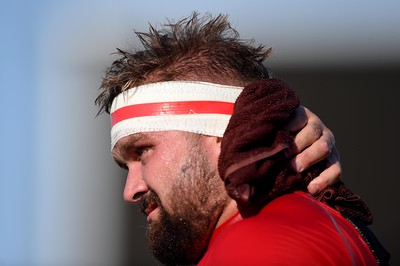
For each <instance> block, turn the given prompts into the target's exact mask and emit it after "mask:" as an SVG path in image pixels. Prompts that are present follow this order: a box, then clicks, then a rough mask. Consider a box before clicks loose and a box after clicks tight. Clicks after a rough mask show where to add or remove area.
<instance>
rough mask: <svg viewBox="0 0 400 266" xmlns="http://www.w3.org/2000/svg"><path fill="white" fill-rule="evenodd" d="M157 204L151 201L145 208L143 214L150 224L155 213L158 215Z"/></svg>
mask: <svg viewBox="0 0 400 266" xmlns="http://www.w3.org/2000/svg"><path fill="white" fill-rule="evenodd" d="M158 210H159V208H158V204H157V203H156V202H155V201H153V202H151V203H150V204H148V206H147V207H146V208H145V210H144V213H145V214H146V215H147V221H148V222H151V221H152V220H153V219H154V216H155V215H156V213H158Z"/></svg>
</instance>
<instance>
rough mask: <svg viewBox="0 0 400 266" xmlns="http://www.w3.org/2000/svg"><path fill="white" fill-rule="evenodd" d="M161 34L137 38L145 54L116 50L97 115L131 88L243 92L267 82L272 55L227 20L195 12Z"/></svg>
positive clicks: (152, 32)
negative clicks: (179, 85) (191, 84)
mask: <svg viewBox="0 0 400 266" xmlns="http://www.w3.org/2000/svg"><path fill="white" fill-rule="evenodd" d="M167 22H168V23H167V24H165V25H163V26H162V28H161V30H157V29H156V28H155V27H153V26H152V25H150V27H149V32H148V33H143V32H135V33H136V35H137V36H138V38H139V40H140V41H141V43H142V45H143V47H144V50H141V51H135V52H128V51H123V50H121V49H117V50H118V51H117V52H116V54H118V55H120V58H119V59H118V60H116V61H114V62H113V63H112V65H111V66H110V67H109V68H108V69H107V71H106V73H105V76H104V78H103V81H102V84H101V86H100V90H101V93H100V95H99V96H98V97H97V99H96V101H95V102H96V104H97V105H98V106H99V108H100V110H99V113H101V112H103V111H105V112H107V113H109V111H110V107H111V103H112V101H113V99H114V98H115V97H116V96H117V95H118V94H119V93H121V92H122V91H124V90H126V89H129V88H131V87H133V86H140V85H143V84H147V83H154V82H160V81H172V80H175V81H176V80H191V81H206V82H214V83H219V84H224V85H236V86H245V85H247V84H248V83H250V82H252V81H255V80H258V79H263V78H266V77H268V70H267V69H266V68H265V66H264V65H263V61H264V60H265V59H266V58H267V56H268V55H269V53H270V51H271V49H270V48H268V49H266V48H265V47H264V46H263V45H260V46H257V47H254V46H253V43H254V40H247V41H246V40H242V39H240V38H239V33H238V32H237V31H236V30H235V29H233V28H232V27H231V25H230V24H229V22H228V20H227V16H226V15H222V14H220V15H218V16H216V17H213V16H212V15H210V14H206V15H205V16H203V17H200V16H199V14H198V13H196V12H194V13H193V14H192V15H191V16H190V17H187V18H184V19H181V20H179V21H178V22H176V23H172V22H171V21H167Z"/></svg>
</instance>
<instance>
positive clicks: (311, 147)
mask: <svg viewBox="0 0 400 266" xmlns="http://www.w3.org/2000/svg"><path fill="white" fill-rule="evenodd" d="M285 128H286V129H287V130H289V131H291V132H293V133H296V132H297V134H296V136H295V139H294V142H295V145H294V147H292V148H291V150H290V151H288V154H287V155H288V156H294V155H296V156H295V157H294V158H293V159H292V160H291V165H292V167H293V168H294V169H295V170H296V171H297V172H299V173H300V172H302V171H304V170H305V169H307V168H308V167H310V166H311V165H313V164H315V163H317V162H319V161H321V160H323V159H327V166H326V169H325V170H324V171H323V172H321V174H320V175H319V176H318V177H316V178H315V179H313V180H312V181H311V182H310V184H309V185H308V187H307V189H308V191H309V192H310V193H311V194H313V195H315V194H317V193H318V192H320V191H321V190H322V189H324V188H326V187H327V186H329V185H332V184H335V183H336V182H338V181H339V180H340V178H341V175H342V167H341V164H340V155H339V152H338V151H337V149H336V148H335V137H334V136H333V134H332V132H331V131H330V130H329V129H328V128H327V127H326V126H325V125H324V124H323V123H322V121H321V120H320V119H319V118H318V117H317V116H316V115H315V114H314V113H312V112H311V111H310V110H308V109H307V108H305V107H299V108H298V109H297V110H296V114H295V115H294V118H293V119H292V120H291V121H290V122H289V123H288V124H287V125H286V126H285Z"/></svg>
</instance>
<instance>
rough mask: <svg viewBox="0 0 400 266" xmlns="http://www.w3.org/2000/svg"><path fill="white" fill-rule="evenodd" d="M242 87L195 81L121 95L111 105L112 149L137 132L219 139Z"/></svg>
mask: <svg viewBox="0 0 400 266" xmlns="http://www.w3.org/2000/svg"><path fill="white" fill-rule="evenodd" d="M242 90H243V87H234V86H225V85H220V84H214V83H207V82H197V81H167V82H158V83H151V84H146V85H142V86H138V87H134V88H131V89H128V90H126V91H124V92H122V93H120V94H119V95H118V96H117V97H115V99H114V100H113V103H112V105H111V110H110V111H111V124H112V128H111V149H113V148H114V146H115V144H116V143H117V141H118V140H119V139H121V138H122V137H125V136H128V135H131V134H135V133H139V132H156V131H165V130H181V131H187V132H193V133H198V134H204V135H210V136H218V137H222V135H223V134H224V132H225V129H226V127H227V125H228V122H229V119H230V117H231V115H232V112H233V105H234V103H235V100H236V98H237V97H238V96H239V94H240V93H241V92H242Z"/></svg>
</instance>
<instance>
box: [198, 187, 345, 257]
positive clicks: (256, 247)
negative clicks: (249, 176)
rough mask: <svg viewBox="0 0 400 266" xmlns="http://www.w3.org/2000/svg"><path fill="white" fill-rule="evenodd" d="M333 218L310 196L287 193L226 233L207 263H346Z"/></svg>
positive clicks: (218, 239) (225, 231) (210, 253)
mask: <svg viewBox="0 0 400 266" xmlns="http://www.w3.org/2000/svg"><path fill="white" fill-rule="evenodd" d="M331 219H332V216H330V214H329V213H327V211H326V209H325V207H323V206H321V205H320V203H319V202H316V201H315V200H314V199H313V198H312V197H311V196H309V195H306V194H305V193H297V192H296V193H291V194H288V195H284V196H282V197H279V198H277V199H275V200H274V201H272V202H270V203H269V204H267V205H266V206H265V207H264V208H263V209H262V210H261V212H260V213H258V214H257V215H256V216H253V217H251V218H246V219H243V220H242V221H240V222H237V223H235V224H233V225H231V226H229V227H228V228H226V229H224V230H223V232H221V233H220V235H219V236H218V238H217V239H215V241H214V242H213V243H212V245H211V246H210V247H209V250H208V251H207V253H206V255H205V258H204V259H205V261H207V260H208V261H210V262H212V263H210V264H212V265H260V264H263V265H264V264H268V265H330V264H331V263H332V258H335V263H339V264H337V265H346V263H348V261H347V258H345V257H344V256H343V254H347V252H346V251H344V250H343V249H342V247H341V246H340V244H339V243H338V242H340V241H341V239H340V237H342V236H340V234H338V233H337V232H336V231H335V230H336V228H335V226H332V220H331ZM342 259H343V260H342ZM329 262H330V263H329ZM205 264H207V263H205Z"/></svg>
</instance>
